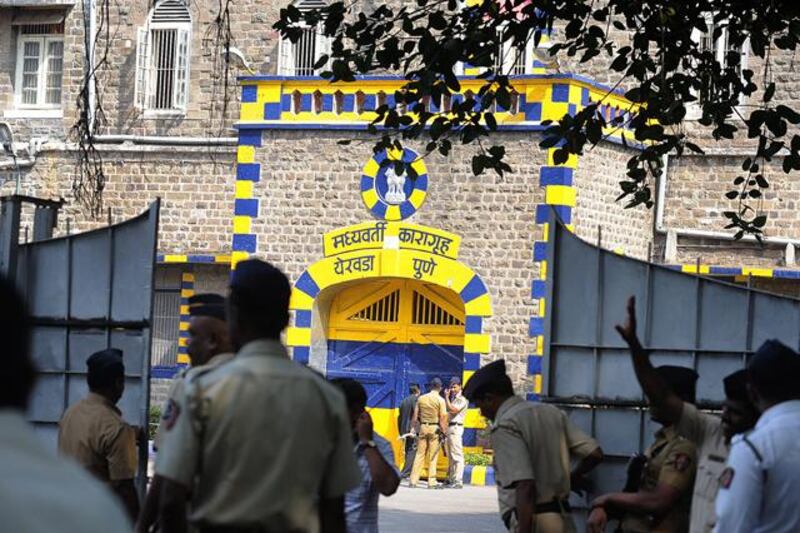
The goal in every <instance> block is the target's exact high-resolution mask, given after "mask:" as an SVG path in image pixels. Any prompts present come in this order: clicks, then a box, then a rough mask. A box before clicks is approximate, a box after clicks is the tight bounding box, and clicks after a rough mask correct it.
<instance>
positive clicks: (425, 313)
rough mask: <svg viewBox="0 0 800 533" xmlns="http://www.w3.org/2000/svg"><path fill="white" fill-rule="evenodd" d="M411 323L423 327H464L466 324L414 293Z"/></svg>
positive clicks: (434, 303)
mask: <svg viewBox="0 0 800 533" xmlns="http://www.w3.org/2000/svg"><path fill="white" fill-rule="evenodd" d="M411 323H412V324H417V325H422V326H462V325H463V324H464V323H463V322H462V321H461V320H459V319H458V318H457V317H455V316H453V315H452V314H450V313H448V312H447V311H446V310H445V309H444V308H442V307H441V306H440V305H438V304H437V303H436V302H434V301H432V300H430V299H428V298H426V297H425V296H423V295H422V294H420V293H418V292H417V291H414V297H413V308H412V315H411Z"/></svg>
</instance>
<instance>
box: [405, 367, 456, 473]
mask: <svg viewBox="0 0 800 533" xmlns="http://www.w3.org/2000/svg"><path fill="white" fill-rule="evenodd" d="M430 387H431V390H430V392H428V393H427V394H423V395H422V396H420V397H419V400H417V405H415V406H414V414H413V415H412V417H411V418H412V419H413V420H414V421H415V423H419V433H418V439H417V455H416V456H415V457H414V467H413V468H412V469H411V478H410V479H409V486H410V487H412V488H413V487H416V486H417V483H418V482H419V476H420V474H421V473H422V468H423V467H424V466H427V467H428V488H429V489H435V488H438V487H439V485H438V483H437V482H436V462H437V461H438V460H439V448H440V447H441V438H440V436H444V435H447V407H446V405H445V402H444V399H443V398H442V396H441V392H442V380H441V379H439V378H433V379H432V380H431V383H430Z"/></svg>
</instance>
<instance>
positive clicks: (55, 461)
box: [0, 276, 130, 533]
mask: <svg viewBox="0 0 800 533" xmlns="http://www.w3.org/2000/svg"><path fill="white" fill-rule="evenodd" d="M30 334H31V323H30V318H29V317H28V314H27V312H26V310H25V306H24V305H23V302H22V298H20V296H19V294H18V293H17V291H16V289H15V288H14V286H13V285H12V284H11V283H9V282H8V281H7V280H6V279H5V278H3V277H2V276H0V338H2V339H3V371H2V372H0V479H2V480H3V482H2V483H0V530H2V531H13V532H17V531H20V532H26V533H28V532H30V533H38V532H42V533H44V532H50V531H57V532H58V533H125V532H129V531H130V526H129V523H128V519H127V518H126V516H125V513H124V511H123V508H122V504H121V503H120V502H119V501H118V499H117V498H115V497H114V496H112V495H111V493H109V492H108V490H107V488H106V487H105V486H103V484H102V483H100V482H99V481H97V480H96V479H94V478H93V477H92V476H91V475H89V473H87V472H86V471H85V470H84V469H83V468H81V467H79V466H78V465H77V464H75V463H74V462H73V461H70V460H65V459H64V458H63V457H61V458H60V457H57V456H56V454H54V453H52V451H51V450H49V449H47V447H46V446H45V445H44V443H43V442H42V438H41V435H37V434H36V433H35V432H34V430H33V428H32V427H31V425H30V424H29V423H28V422H27V421H26V420H25V414H24V413H25V410H26V408H27V407H28V403H29V397H30V393H31V391H32V389H33V387H34V384H35V381H36V368H35V366H34V363H33V360H32V359H31V356H30Z"/></svg>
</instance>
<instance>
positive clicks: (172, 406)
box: [161, 398, 181, 431]
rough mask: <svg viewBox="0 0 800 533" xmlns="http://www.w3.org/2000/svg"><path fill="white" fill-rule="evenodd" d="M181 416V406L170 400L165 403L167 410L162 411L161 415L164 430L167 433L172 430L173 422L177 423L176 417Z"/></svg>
mask: <svg viewBox="0 0 800 533" xmlns="http://www.w3.org/2000/svg"><path fill="white" fill-rule="evenodd" d="M180 414H181V406H180V405H178V403H177V402H176V401H175V400H173V399H172V398H170V400H169V402H167V408H166V409H165V410H164V414H163V415H161V419H162V420H163V421H164V428H165V429H167V430H168V431H169V430H170V429H172V428H173V426H174V425H175V422H177V421H178V417H179V416H180Z"/></svg>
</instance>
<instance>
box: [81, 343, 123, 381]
mask: <svg viewBox="0 0 800 533" xmlns="http://www.w3.org/2000/svg"><path fill="white" fill-rule="evenodd" d="M86 367H87V369H88V372H87V375H86V380H87V381H88V382H89V388H90V389H97V388H102V387H106V386H108V385H111V384H113V382H114V381H115V380H116V379H118V378H119V377H120V376H124V375H125V365H123V363H122V350H118V349H117V348H106V349H105V350H100V351H99V352H95V353H93V354H92V355H90V356H89V358H88V359H87V360H86Z"/></svg>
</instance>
